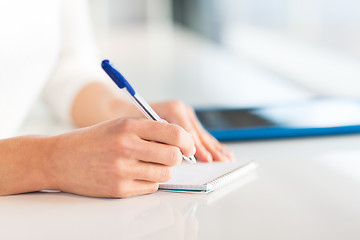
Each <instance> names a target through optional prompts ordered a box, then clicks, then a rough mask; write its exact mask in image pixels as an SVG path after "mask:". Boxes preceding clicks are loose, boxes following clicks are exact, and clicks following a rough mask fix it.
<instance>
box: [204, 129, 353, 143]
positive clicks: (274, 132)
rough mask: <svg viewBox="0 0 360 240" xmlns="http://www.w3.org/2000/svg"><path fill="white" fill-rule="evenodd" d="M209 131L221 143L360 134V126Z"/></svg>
mask: <svg viewBox="0 0 360 240" xmlns="http://www.w3.org/2000/svg"><path fill="white" fill-rule="evenodd" d="M208 131H209V132H210V133H211V134H212V135H213V136H214V137H215V138H216V139H218V140H219V141H236V140H260V139H273V138H291V137H292V138H294V137H311V136H326V135H338V134H352V133H360V125H352V126H340V127H324V128H284V127H254V128H238V129H223V130H212V129H208Z"/></svg>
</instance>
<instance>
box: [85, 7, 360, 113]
mask: <svg viewBox="0 0 360 240" xmlns="http://www.w3.org/2000/svg"><path fill="white" fill-rule="evenodd" d="M89 3H90V11H91V17H92V22H93V26H94V33H95V36H96V39H97V43H98V45H99V48H100V55H101V57H103V58H109V59H111V60H112V61H113V62H115V65H116V66H117V67H118V68H119V69H120V71H122V72H123V73H124V74H126V76H127V78H128V79H129V80H131V81H132V82H134V84H135V85H136V87H137V88H138V91H139V92H141V93H142V95H144V97H145V98H148V99H149V100H150V101H159V100H166V99H173V98H178V99H181V100H183V101H185V102H187V103H188V104H191V105H195V106H198V105H204V104H205V105H211V106H213V105H236V106H239V105H258V104H264V103H273V102H279V101H291V100H294V101H296V100H299V99H303V98H308V97H312V96H355V97H358V96H360V93H359V90H358V89H359V87H360V86H359V85H360V83H359V80H360V14H358V9H360V2H359V1H356V0H326V1H325V0H303V1H297V0H151V1H150V0H89ZM164 90H165V91H164ZM164 92H166V94H164ZM209 96H211V98H209ZM224 96H226V97H224Z"/></svg>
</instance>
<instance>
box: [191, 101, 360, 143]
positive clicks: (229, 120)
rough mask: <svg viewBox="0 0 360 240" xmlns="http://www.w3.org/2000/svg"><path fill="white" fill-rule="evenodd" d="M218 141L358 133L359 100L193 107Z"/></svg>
mask: <svg viewBox="0 0 360 240" xmlns="http://www.w3.org/2000/svg"><path fill="white" fill-rule="evenodd" d="M195 112H196V115H197V116H198V118H199V120H200V122H201V123H202V124H203V126H204V127H205V128H206V129H207V130H208V131H209V132H210V133H211V134H212V135H213V136H214V137H215V138H217V139H218V140H220V141H234V140H254V139H269V138H287V137H306V136H321V135H334V134H351V133H360V100H355V99H338V98H321V99H310V100H306V101H302V102H296V103H287V104H278V105H270V106H269V105H267V106H259V107H251V108H203V109H196V111H195Z"/></svg>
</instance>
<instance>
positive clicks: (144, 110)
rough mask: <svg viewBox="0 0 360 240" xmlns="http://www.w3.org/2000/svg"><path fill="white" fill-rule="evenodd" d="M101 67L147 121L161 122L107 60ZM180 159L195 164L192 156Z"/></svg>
mask: <svg viewBox="0 0 360 240" xmlns="http://www.w3.org/2000/svg"><path fill="white" fill-rule="evenodd" d="M101 67H102V68H103V69H104V71H105V72H106V73H107V74H108V75H109V77H110V78H111V79H112V80H113V81H114V82H115V84H116V85H117V86H118V87H119V88H121V89H124V90H126V91H125V92H126V93H127V94H128V96H129V97H130V99H131V101H132V102H133V103H134V104H135V105H136V106H137V107H138V108H139V109H140V111H141V112H142V113H143V114H144V115H145V116H146V117H147V118H148V119H150V120H154V121H158V122H163V120H162V119H161V118H160V117H159V115H157V113H156V112H155V111H154V110H153V109H152V108H151V107H150V105H149V104H147V102H146V101H145V100H144V99H143V98H142V97H141V96H140V94H139V93H137V92H135V90H134V89H133V88H132V87H131V85H130V83H129V82H128V81H127V80H126V79H125V78H124V76H123V75H121V73H120V72H119V71H118V70H116V69H115V68H114V67H113V66H112V65H111V63H110V61H109V60H103V61H102V63H101ZM182 158H183V159H184V160H186V161H188V162H190V163H196V159H195V157H194V156H190V157H186V156H184V155H183V156H182Z"/></svg>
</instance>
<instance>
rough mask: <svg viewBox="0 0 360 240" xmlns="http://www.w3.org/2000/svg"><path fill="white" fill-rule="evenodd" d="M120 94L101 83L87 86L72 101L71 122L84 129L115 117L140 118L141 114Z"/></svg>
mask: <svg viewBox="0 0 360 240" xmlns="http://www.w3.org/2000/svg"><path fill="white" fill-rule="evenodd" d="M120 94H121V93H119V95H118V94H116V92H114V91H113V90H111V89H110V88H109V87H108V86H107V85H105V84H103V83H99V82H93V83H90V84H88V85H87V86H85V87H84V88H83V89H82V90H81V91H80V92H79V93H78V95H77V97H76V98H75V100H74V103H73V107H72V119H73V122H74V123H75V125H77V126H78V127H86V126H90V125H94V124H97V123H100V122H103V121H106V120H109V119H113V118H116V117H124V116H135V117H141V116H142V115H141V112H140V111H139V110H138V109H137V108H136V107H135V106H134V105H133V104H131V102H129V101H128V100H127V99H126V98H123V97H121V95H120Z"/></svg>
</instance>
